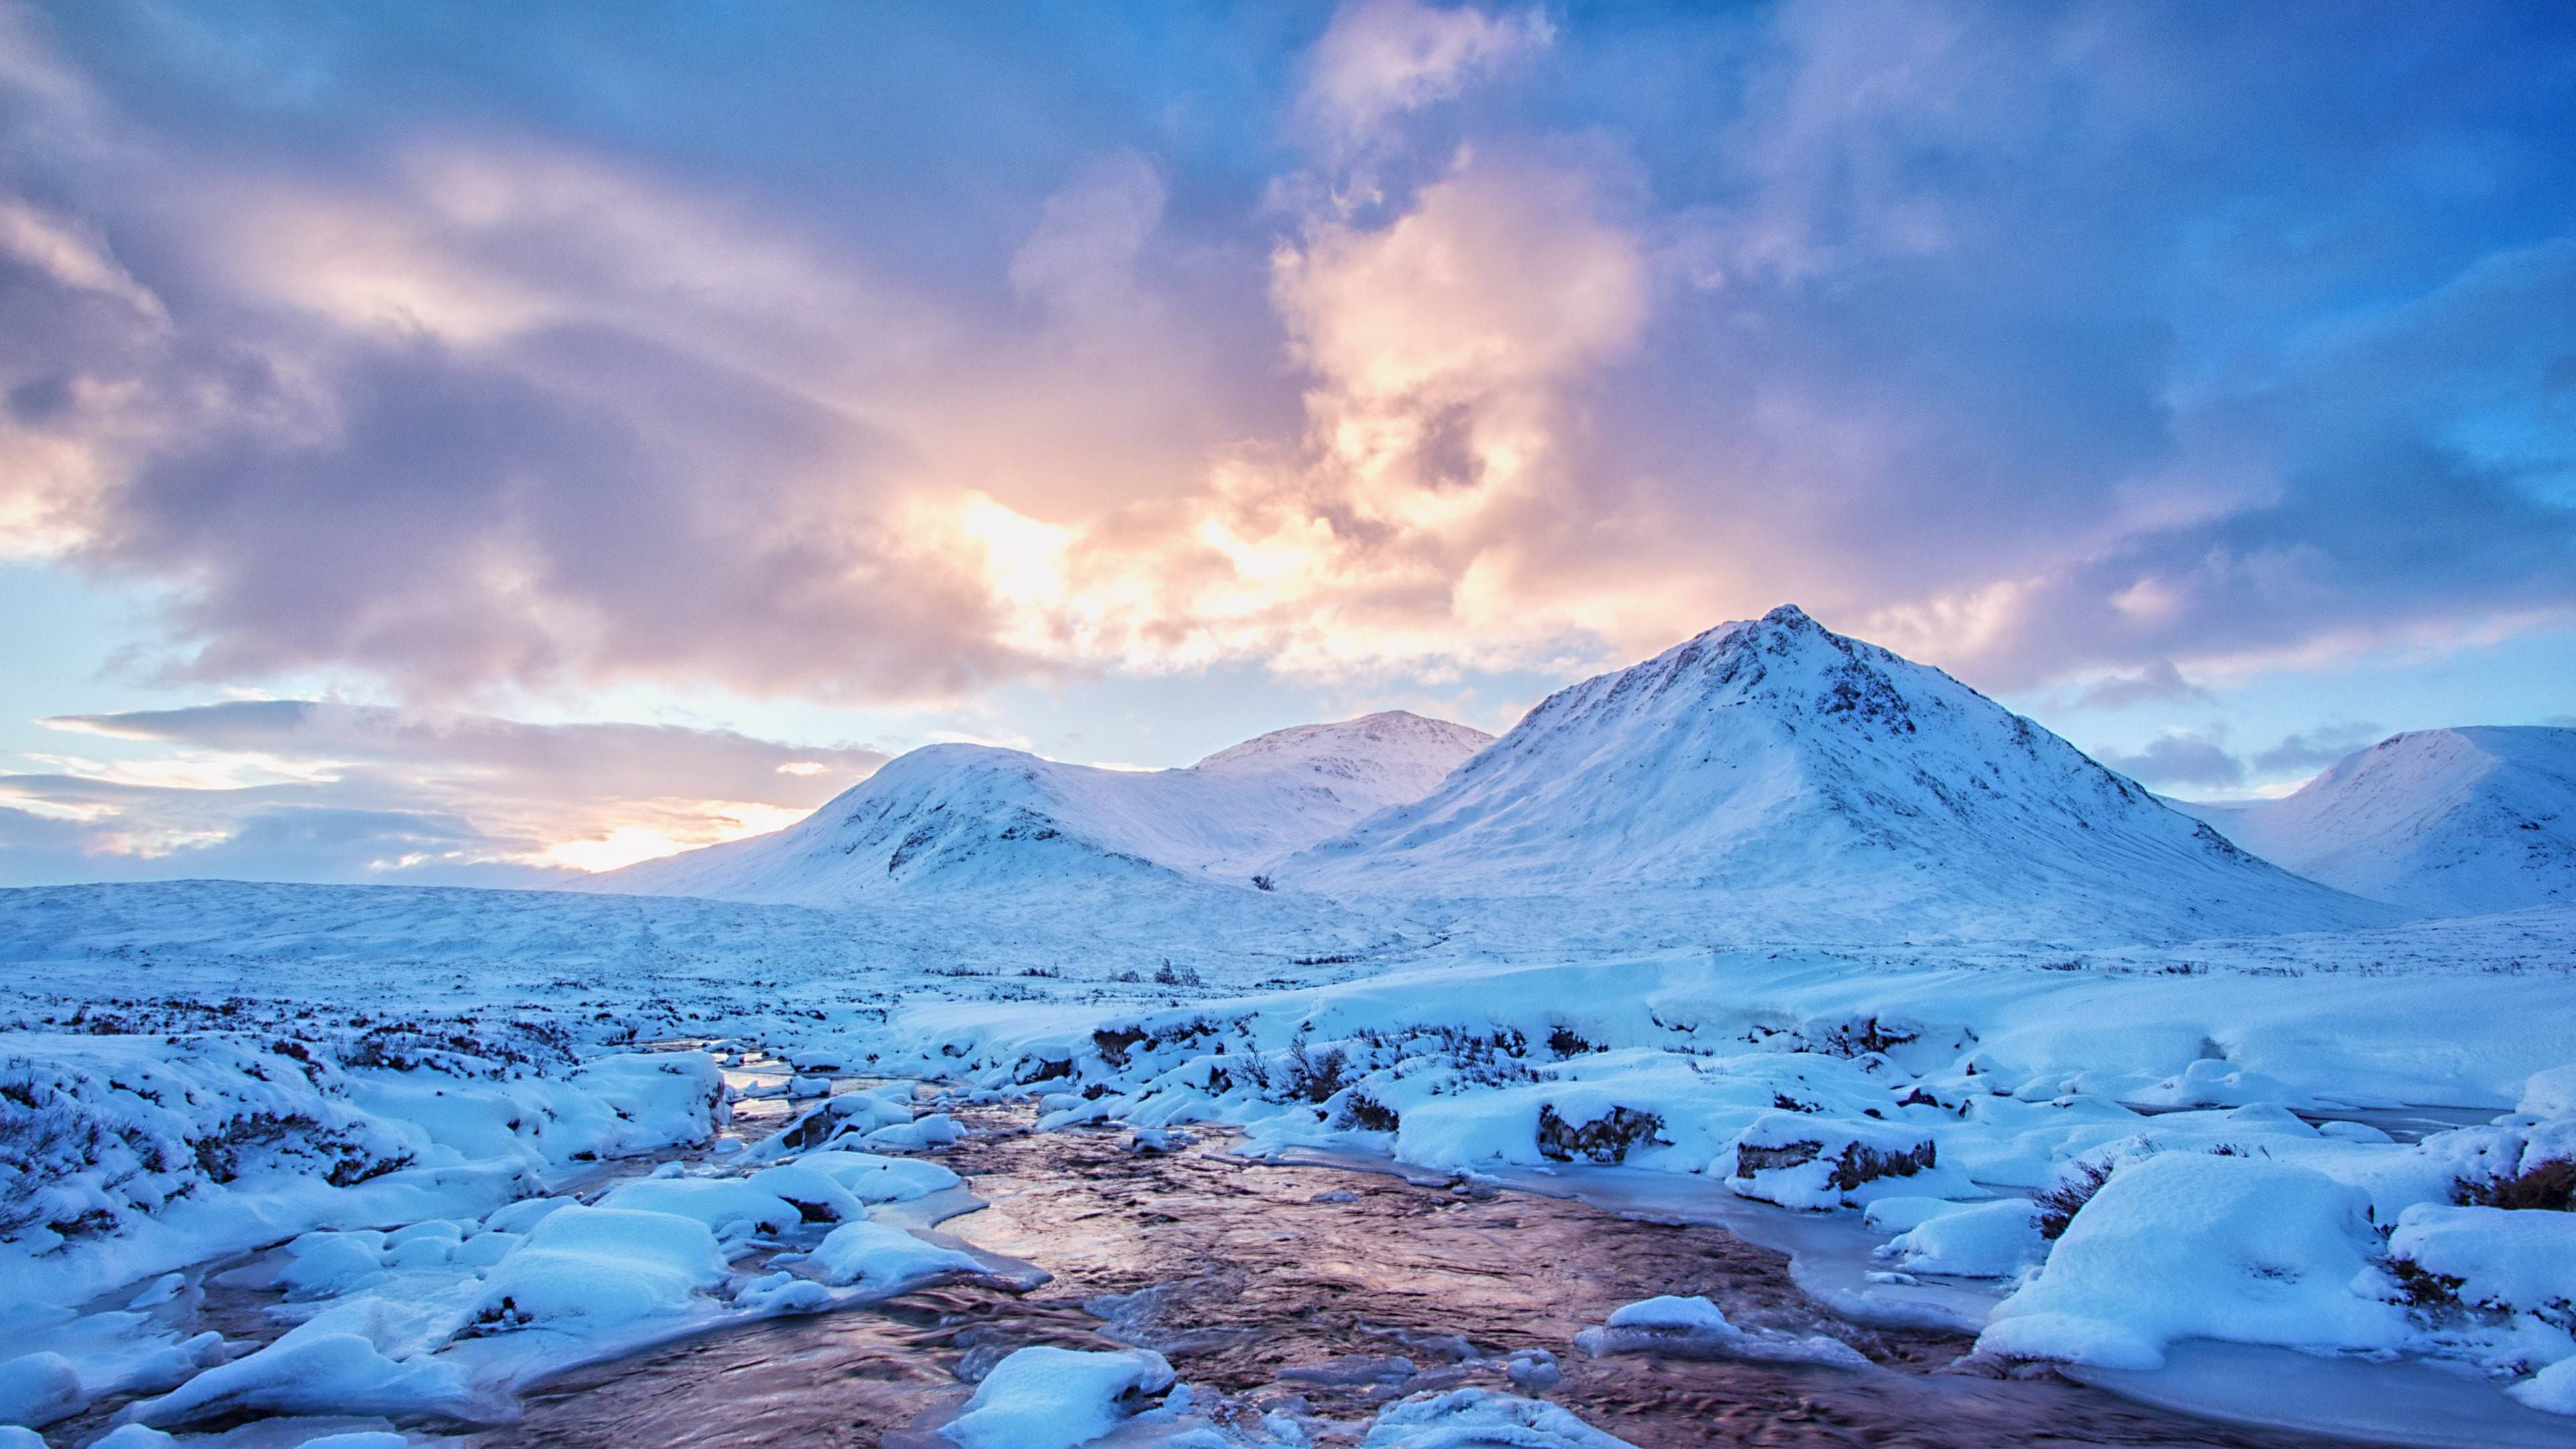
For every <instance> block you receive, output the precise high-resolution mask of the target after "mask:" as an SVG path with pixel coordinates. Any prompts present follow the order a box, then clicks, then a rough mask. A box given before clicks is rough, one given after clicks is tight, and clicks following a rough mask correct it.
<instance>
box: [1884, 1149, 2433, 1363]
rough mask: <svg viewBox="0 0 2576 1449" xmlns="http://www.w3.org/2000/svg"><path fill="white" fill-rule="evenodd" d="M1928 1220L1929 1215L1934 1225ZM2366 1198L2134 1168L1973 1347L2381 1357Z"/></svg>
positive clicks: (2271, 1170) (2234, 1165) (2240, 1170)
mask: <svg viewBox="0 0 2576 1449" xmlns="http://www.w3.org/2000/svg"><path fill="white" fill-rule="evenodd" d="M1934 1221H1936V1222H1937V1221H1939V1220H1938V1219H1935V1220H1934ZM2378 1248H2379V1235H2378V1233H2377V1232H2376V1231H2374V1230H2373V1228H2372V1227H2371V1223H2370V1200H2369V1198H2368V1197H2367V1196H2366V1195H2365V1194H2363V1193H2362V1192H2361V1191H2360V1190H2359V1189H2357V1188H2352V1187H2347V1186H2345V1185H2343V1184H2341V1183H2338V1182H2336V1181H2334V1180H2333V1179H2331V1178H2329V1177H2326V1176H2325V1175H2323V1174H2321V1173H2317V1172H2311V1171H2308V1170H2306V1169H2304V1168H2297V1167H2289V1166H2284V1165H2282V1164H2279V1163H2274V1162H2267V1161H2262V1160H2260V1159H2255V1158H2248V1157H2219V1156H2208V1155H2203V1154H2198V1153H2188V1152H2173V1153H2165V1154H2162V1155H2159V1156H2156V1157H2150V1158H2148V1159H2146V1160H2144V1161H2141V1162H2136V1163H2133V1164H2131V1165H2129V1166H2126V1167H2123V1168H2121V1169H2120V1170H2119V1171H2118V1172H2117V1173H2115V1174H2114V1175H2113V1176H2112V1178H2111V1180H2110V1181H2109V1183H2107V1184H2106V1185H2105V1186H2103V1188H2102V1189H2101V1190H2100V1191H2099V1192H2097V1193H2096V1194H2094V1196H2093V1198H2092V1200H2091V1201H2089V1202H2087V1203H2086V1204H2084V1206H2083V1208H2082V1209H2081V1210H2080V1211H2078V1212H2077V1213H2076V1214H2075V1216H2074V1218H2073V1220H2072V1221H2071V1223H2070V1224H2069V1225H2068V1227H2067V1229H2066V1232H2065V1234H2064V1235H2063V1236H2061V1237H2060V1238H2059V1239H2058V1240H2057V1244H2056V1246H2055V1247H2054V1248H2053V1249H2052V1250H2051V1251H2050V1253H2049V1255H2048V1261H2047V1262H2046V1264H2045V1265H2043V1266H2042V1267H2041V1269H2040V1271H2039V1273H2038V1274H2037V1276H2035V1277H2033V1278H2032V1279H2031V1280H2030V1281H2029V1282H2028V1283H2026V1284H2024V1285H2023V1286H2022V1287H2021V1288H2020V1289H2019V1290H2018V1291H2016V1292H2015V1293H2014V1294H2013V1296H2012V1297H2010V1298H2007V1299H2005V1300H2004V1302H2003V1303H2002V1304H2001V1305H2000V1306H1998V1307H1997V1308H1996V1309H1995V1317H1994V1321H1993V1322H1992V1324H1991V1325H1989V1326H1988V1327H1987V1329H1986V1331H1985V1332H1984V1334H1982V1335H1981V1336H1980V1337H1979V1338H1978V1340H1977V1348H1978V1351H1979V1352H1981V1353H1989V1354H1997V1355H2001V1356H2005V1357H2011V1358H2048V1359H2062V1360H2067V1361H2070V1362H2075V1363H2087V1364H2095V1365H2099V1366H2102V1367H2105V1368H2155V1367H2158V1366H2159V1365H2161V1364H2162V1363H2163V1361H2164V1346H2165V1345H2166V1344H2167V1343H2169V1342H2171V1341H2173V1340H2174V1339H2177V1338H2187V1337H2189V1338H2215V1339H2224V1340H2228V1341H2232V1342H2239V1343H2271V1344H2281V1345H2285V1346H2289V1347H2298V1348H2359V1349H2381V1350H2390V1349H2396V1348H2399V1347H2401V1346H2403V1345H2404V1344H2405V1343H2406V1342H2407V1340H2408V1337H2409V1335H2408V1331H2407V1324H2406V1321H2405V1318H2404V1315H2403V1314H2401V1313H2400V1312H2399V1311H2398V1310H2397V1309H2396V1308H2395V1307H2394V1306H2393V1305H2391V1304H2390V1303H2388V1302H2386V1301H2383V1300H2382V1298H2381V1297H2380V1296H2379V1295H2380V1293H2381V1292H2382V1291H2384V1289H2385V1287H2386V1279H2385V1278H2384V1276H2383V1275H2382V1274H2381V1273H2380V1272H2379V1271H2378V1269H2377V1268H2376V1267H2375V1266H2374V1261H2373V1260H2374V1259H2375V1258H2376V1256H2377V1251H2378Z"/></svg>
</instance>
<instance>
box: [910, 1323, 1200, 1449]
mask: <svg viewBox="0 0 2576 1449" xmlns="http://www.w3.org/2000/svg"><path fill="white" fill-rule="evenodd" d="M1171 1386H1172V1366H1171V1365H1170V1364H1168V1363H1166V1362H1164V1361H1163V1356H1162V1355H1161V1354H1159V1353H1155V1352H1153V1351H1152V1350H1150V1349H1142V1348H1131V1349H1127V1350H1124V1351H1122V1352H1118V1353H1084V1352H1081V1351H1079V1350H1076V1349H1070V1348H1048V1347H1035V1348H1024V1349H1021V1350H1019V1351H1018V1352H1017V1353H1014V1354H1012V1355H1011V1356H1010V1357H1008V1358H1006V1359H1004V1360H1002V1361H1001V1362H1000V1363H997V1364H995V1365H993V1370H992V1372H990V1373H988V1374H986V1375H985V1376H984V1381H983V1382H982V1383H980V1384H977V1385H976V1386H975V1397H973V1398H972V1399H969V1400H968V1401H967V1403H966V1411H965V1412H964V1413H962V1414H960V1415H958V1416H957V1417H956V1418H955V1419H953V1420H951V1421H950V1422H949V1423H948V1425H947V1426H946V1427H945V1428H943V1429H941V1430H940V1431H939V1432H940V1434H941V1435H942V1436H944V1437H945V1438H946V1439H947V1440H948V1441H949V1442H950V1443H952V1444H955V1445H957V1446H958V1449H1073V1446H1075V1445H1077V1444H1088V1443H1090V1442H1091V1441H1092V1440H1094V1439H1097V1438H1099V1437H1100V1436H1101V1435H1103V1434H1106V1433H1108V1432H1109V1431H1110V1430H1111V1429H1113V1428H1115V1427H1117V1425H1118V1423H1119V1421H1120V1420H1122V1419H1125V1418H1128V1417H1130V1416H1131V1415H1133V1414H1134V1413H1135V1411H1136V1410H1137V1409H1139V1408H1142V1407H1143V1406H1144V1401H1145V1400H1146V1399H1147V1398H1148V1397H1150V1396H1152V1395H1155V1394H1159V1393H1161V1392H1163V1391H1164V1390H1165V1389H1168V1388H1170V1387H1171Z"/></svg>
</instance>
